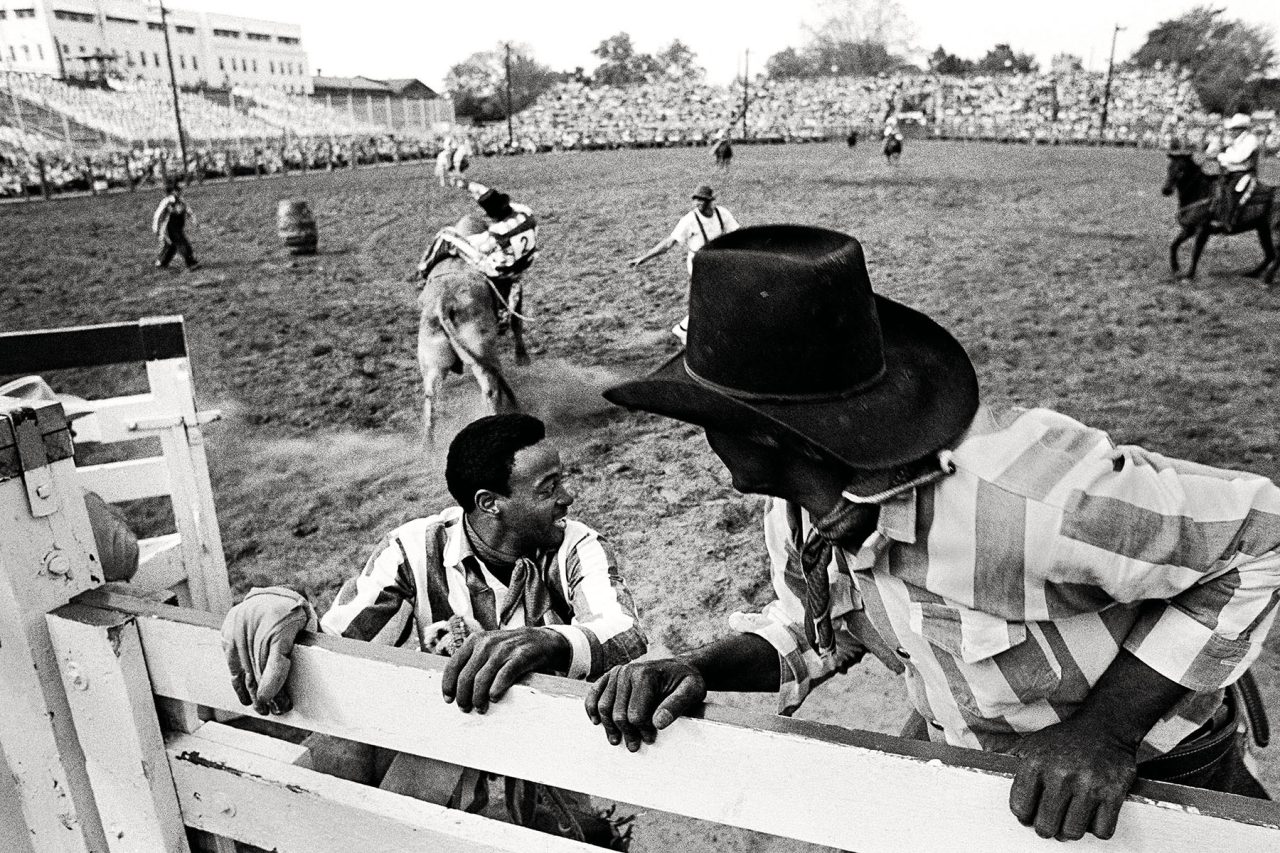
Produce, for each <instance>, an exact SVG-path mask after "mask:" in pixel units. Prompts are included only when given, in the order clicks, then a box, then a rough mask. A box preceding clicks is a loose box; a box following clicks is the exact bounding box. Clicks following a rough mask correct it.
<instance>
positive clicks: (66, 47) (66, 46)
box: [62, 44, 71, 55]
mask: <svg viewBox="0 0 1280 853" xmlns="http://www.w3.org/2000/svg"><path fill="white" fill-rule="evenodd" d="M62 52H63V53H64V54H67V55H70V54H71V45H69V44H64V45H63V46H62Z"/></svg>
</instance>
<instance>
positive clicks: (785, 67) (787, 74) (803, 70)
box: [764, 47, 813, 80]
mask: <svg viewBox="0 0 1280 853" xmlns="http://www.w3.org/2000/svg"><path fill="white" fill-rule="evenodd" d="M764 73H765V74H766V75H768V76H769V77H770V78H771V79H774V80H788V79H791V78H795V77H812V76H813V66H812V65H811V64H810V63H809V61H808V59H806V58H805V57H803V56H801V55H800V54H799V53H798V52H796V49H795V48H794V47H788V48H786V49H785V50H780V51H778V52H777V53H775V54H774V55H773V56H771V57H769V61H768V62H766V63H765V65H764Z"/></svg>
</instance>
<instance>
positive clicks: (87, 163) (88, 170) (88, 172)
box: [84, 154, 98, 195]
mask: <svg viewBox="0 0 1280 853" xmlns="http://www.w3.org/2000/svg"><path fill="white" fill-rule="evenodd" d="M84 174H85V178H86V179H88V182H89V195H97V194H98V189H97V187H95V186H94V185H93V159H92V158H91V157H90V156H89V155H88V154H86V155H84Z"/></svg>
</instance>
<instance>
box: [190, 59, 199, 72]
mask: <svg viewBox="0 0 1280 853" xmlns="http://www.w3.org/2000/svg"><path fill="white" fill-rule="evenodd" d="M191 70H192V71H199V70H200V66H199V65H197V64H196V58H195V57H194V56H193V57H191Z"/></svg>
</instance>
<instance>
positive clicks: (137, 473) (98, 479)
mask: <svg viewBox="0 0 1280 853" xmlns="http://www.w3.org/2000/svg"><path fill="white" fill-rule="evenodd" d="M76 476H77V477H79V479H80V485H81V486H83V487H84V488H86V489H88V490H89V491H91V492H97V493H98V494H99V495H100V496H101V497H102V499H103V500H104V501H106V502H107V503H120V502H121V501H135V500H139V499H140V498H154V497H161V496H168V494H169V492H170V490H171V489H170V485H169V466H168V465H167V464H165V461H164V458H163V457H161V456H153V457H150V458H147V459H127V460H125V461H123V462H107V463H104V464H102V465H86V466H84V467H81V468H77V469H76Z"/></svg>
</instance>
